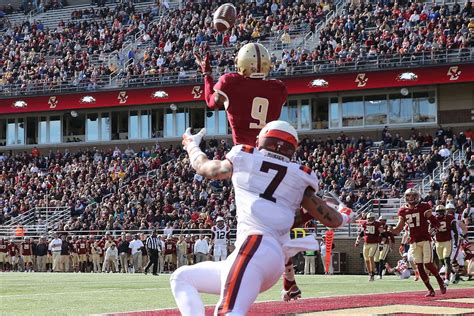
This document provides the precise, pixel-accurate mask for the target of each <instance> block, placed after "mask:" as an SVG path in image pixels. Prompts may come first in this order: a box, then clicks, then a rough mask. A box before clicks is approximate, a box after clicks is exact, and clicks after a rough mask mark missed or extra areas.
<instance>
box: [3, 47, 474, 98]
mask: <svg viewBox="0 0 474 316" xmlns="http://www.w3.org/2000/svg"><path fill="white" fill-rule="evenodd" d="M448 62H449V63H453V62H456V63H472V62H474V48H473V47H471V48H468V49H465V50H458V49H454V50H443V51H437V52H421V53H417V54H412V55H406V56H374V57H364V58H362V57H361V58H359V60H357V61H351V62H343V61H337V60H336V61H334V60H332V61H329V60H322V61H315V62H307V63H305V64H304V65H296V66H291V67H287V68H286V69H285V70H282V71H278V70H273V71H272V72H271V73H270V77H276V78H284V77H294V76H302V75H317V74H325V73H337V72H350V71H361V70H381V69H384V70H386V69H393V68H413V67H418V66H429V65H442V64H445V63H448ZM214 73H215V74H216V75H219V74H220V73H219V72H218V71H217V69H214ZM115 76H116V77H114V80H112V79H111V77H109V76H107V77H100V78H99V79H98V80H97V83H96V84H95V85H91V83H89V82H83V83H82V82H81V83H79V84H75V83H73V82H65V83H58V84H55V85H52V84H49V83H41V84H36V83H31V84H28V85H26V84H3V85H1V86H0V97H11V96H17V95H28V94H31V95H34V94H49V95H50V94H51V93H64V92H77V91H83V90H86V91H94V90H106V89H115V88H122V87H146V86H150V85H153V86H156V85H174V84H192V83H200V82H202V76H201V74H200V73H198V72H196V71H194V70H191V71H188V72H187V74H186V77H179V76H178V73H177V72H170V73H166V74H159V75H156V74H154V75H137V76H127V75H125V74H124V73H121V74H119V75H115ZM111 82H113V83H114V84H109V83H111Z"/></svg>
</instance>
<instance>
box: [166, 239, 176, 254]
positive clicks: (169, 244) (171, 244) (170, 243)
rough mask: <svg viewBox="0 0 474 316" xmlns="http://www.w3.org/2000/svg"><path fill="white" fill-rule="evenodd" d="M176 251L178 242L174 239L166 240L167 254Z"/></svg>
mask: <svg viewBox="0 0 474 316" xmlns="http://www.w3.org/2000/svg"><path fill="white" fill-rule="evenodd" d="M174 253H176V243H175V242H173V241H168V240H167V241H165V255H171V254H174Z"/></svg>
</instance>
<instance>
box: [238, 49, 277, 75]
mask: <svg viewBox="0 0 474 316" xmlns="http://www.w3.org/2000/svg"><path fill="white" fill-rule="evenodd" d="M235 67H236V68H237V72H238V73H239V74H241V75H242V76H244V77H249V78H256V79H263V78H265V77H266V76H268V73H269V72H270V69H271V67H272V64H271V61H270V54H269V53H268V50H267V49H266V48H265V46H263V45H262V44H259V43H248V44H245V45H244V46H242V48H240V50H239V53H238V54H237V57H236V58H235Z"/></svg>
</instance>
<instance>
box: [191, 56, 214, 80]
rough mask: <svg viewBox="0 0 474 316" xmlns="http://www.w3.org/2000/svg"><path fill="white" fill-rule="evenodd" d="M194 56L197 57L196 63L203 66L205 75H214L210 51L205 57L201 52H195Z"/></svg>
mask: <svg viewBox="0 0 474 316" xmlns="http://www.w3.org/2000/svg"><path fill="white" fill-rule="evenodd" d="M194 58H196V64H198V66H199V67H200V68H201V71H202V74H203V75H212V68H211V53H210V52H207V53H206V55H205V56H204V58H202V56H201V55H199V53H194Z"/></svg>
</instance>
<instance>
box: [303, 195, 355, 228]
mask: <svg viewBox="0 0 474 316" xmlns="http://www.w3.org/2000/svg"><path fill="white" fill-rule="evenodd" d="M301 206H302V207H304V209H305V210H306V211H308V213H309V214H311V216H313V217H314V218H315V219H317V220H318V221H319V222H320V223H321V224H323V225H324V226H326V227H329V228H337V227H340V226H342V225H344V224H347V223H349V222H350V221H351V217H350V214H345V213H340V212H338V211H336V210H335V209H333V208H332V207H330V206H328V205H327V204H326V202H324V201H323V200H322V199H321V198H320V197H318V196H317V195H316V194H315V191H314V189H313V188H311V187H308V188H306V190H305V192H304V196H303V201H302V202H301Z"/></svg>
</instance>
